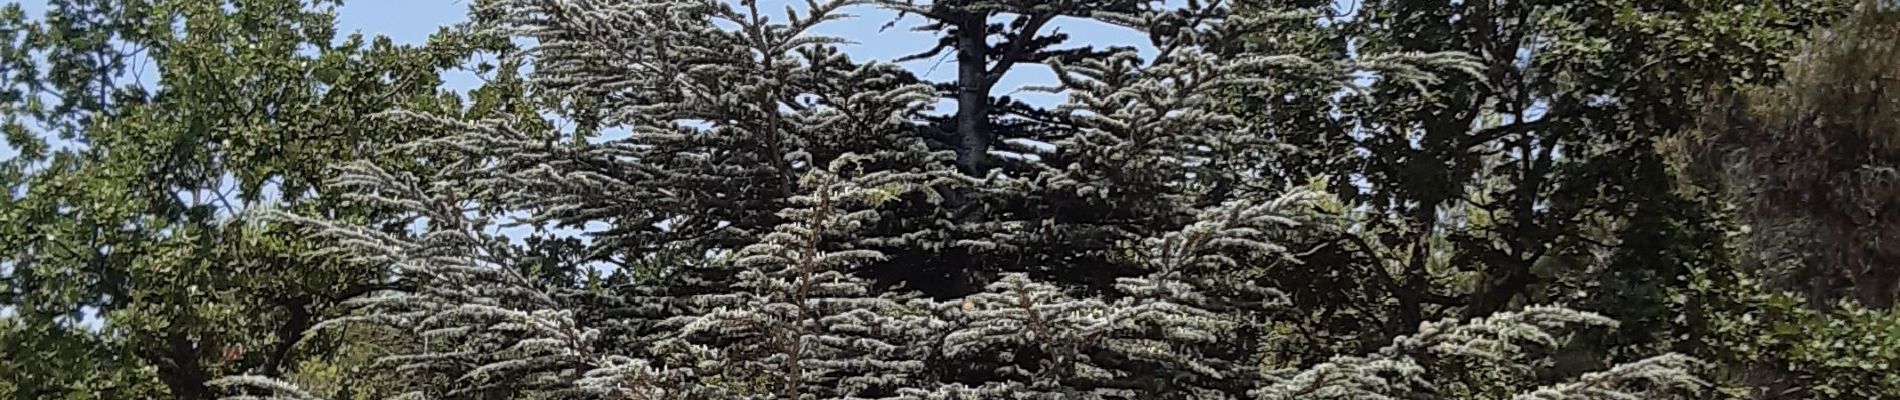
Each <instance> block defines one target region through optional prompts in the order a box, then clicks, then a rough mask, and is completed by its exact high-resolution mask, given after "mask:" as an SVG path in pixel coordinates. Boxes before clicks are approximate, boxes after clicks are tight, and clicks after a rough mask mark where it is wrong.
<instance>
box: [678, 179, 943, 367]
mask: <svg viewBox="0 0 1900 400" xmlns="http://www.w3.org/2000/svg"><path fill="white" fill-rule="evenodd" d="M859 160H860V159H858V158H856V157H853V156H845V157H844V158H840V159H839V161H837V162H834V163H833V167H832V168H831V169H830V170H829V171H827V170H818V171H813V172H811V173H809V174H807V175H806V177H805V178H804V179H801V181H802V182H800V183H801V185H800V186H801V187H809V188H811V189H809V190H810V192H809V193H808V194H804V195H800V196H796V197H793V198H792V199H791V202H792V204H793V207H790V208H787V209H785V210H784V211H782V212H781V213H780V216H781V217H783V218H784V220H785V222H784V223H783V224H781V225H780V226H778V227H777V228H776V229H775V230H774V231H773V232H772V233H770V234H766V235H765V236H764V237H763V238H761V239H760V241H759V242H758V243H755V244H753V245H750V246H746V247H745V248H744V249H742V250H740V251H739V252H738V253H737V254H736V255H735V256H734V258H736V260H735V261H733V262H734V263H736V264H737V266H738V267H739V268H741V272H739V274H738V275H739V276H738V282H737V283H736V284H735V285H734V286H733V288H732V291H729V292H725V293H716V294H708V295H704V296H699V297H697V298H695V299H693V301H694V303H696V304H695V305H696V306H697V308H698V309H700V310H705V312H704V314H701V315H695V316H683V317H676V318H674V321H669V322H668V325H672V326H678V327H679V329H678V336H679V337H680V338H681V339H683V340H684V341H685V342H688V343H687V344H663V346H696V347H701V348H700V349H696V350H697V351H693V352H691V353H693V354H711V355H713V356H714V358H713V359H702V360H696V361H697V362H696V363H695V365H696V366H698V367H699V368H701V369H702V370H705V371H704V374H705V375H706V376H707V377H708V378H711V379H712V381H710V382H706V383H704V384H708V385H715V386H718V389H720V390H721V392H722V393H726V394H725V395H726V396H737V397H774V398H782V399H800V398H821V399H830V398H878V397H888V396H893V395H895V394H896V391H897V389H898V388H903V387H908V386H907V385H912V384H915V380H916V379H917V377H916V375H919V374H921V372H922V371H923V369H924V365H923V362H922V360H921V358H920V357H919V354H921V353H920V352H919V351H918V350H919V347H918V346H916V345H915V343H912V341H914V340H915V339H917V338H919V337H921V336H925V335H926V334H927V331H928V329H929V328H931V326H930V324H929V321H930V318H931V317H932V315H931V314H930V313H929V305H928V304H927V301H926V300H921V299H907V297H913V296H904V295H903V293H904V292H903V291H882V292H881V293H880V291H878V290H875V288H874V286H873V285H872V284H871V283H870V282H869V281H867V280H865V279H863V278H859V277H856V276H853V275H852V274H851V273H850V270H851V267H853V266H855V265H864V264H867V263H870V262H874V261H877V260H879V259H881V258H883V255H882V254H879V253H878V252H876V251H874V250H868V249H863V248H857V247H856V246H853V241H852V240H851V239H852V237H853V235H854V234H855V233H856V231H859V230H861V229H862V228H863V227H865V226H867V225H869V224H871V223H873V222H875V220H876V219H877V215H878V212H877V210H876V209H875V207H876V206H877V205H879V204H880V203H883V202H886V201H888V200H891V199H893V198H895V197H897V196H900V195H901V194H902V193H903V192H904V191H908V190H910V189H909V188H908V187H909V186H910V184H909V183H906V182H903V181H901V180H893V178H901V177H902V174H894V173H891V172H871V173H861V174H860V175H859V176H849V177H847V176H840V175H839V174H838V173H839V172H842V171H839V169H842V168H850V167H852V164H853V163H854V162H855V161H859Z"/></svg>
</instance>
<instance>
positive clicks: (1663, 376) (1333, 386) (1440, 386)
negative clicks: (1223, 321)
mask: <svg viewBox="0 0 1900 400" xmlns="http://www.w3.org/2000/svg"><path fill="white" fill-rule="evenodd" d="M1615 324H1616V322H1615V321H1611V320H1609V319H1606V318H1604V317H1602V316H1600V315H1597V314H1593V313H1587V312H1579V311H1574V310H1569V309H1564V308H1559V307H1548V306H1538V307H1528V308H1525V309H1524V310H1522V311H1516V312H1506V313H1500V314H1497V315H1492V316H1489V317H1484V318H1480V319H1476V320H1472V321H1469V322H1464V323H1459V322H1457V321H1441V322H1433V323H1427V324H1425V325H1424V326H1422V327H1420V328H1419V332H1418V333H1417V334H1414V335H1407V336H1401V337H1399V338H1396V339H1393V341H1392V344H1390V345H1388V346H1386V347H1384V348H1381V349H1379V351H1377V352H1375V353H1372V354H1367V355H1363V356H1338V357H1334V358H1333V359H1332V360H1329V361H1327V362H1324V363H1321V364H1318V365H1315V366H1312V367H1310V368H1305V369H1299V370H1284V371H1277V372H1272V373H1269V374H1268V375H1269V377H1270V378H1269V380H1270V381H1271V383H1270V384H1268V385H1266V386H1265V387H1262V388H1260V389H1258V390H1256V391H1255V392H1254V395H1255V397H1256V398H1260V399H1388V398H1390V399H1401V398H1410V397H1413V396H1420V395H1437V396H1451V397H1456V398H1469V399H1486V398H1496V399H1502V398H1505V396H1511V398H1517V399H1549V398H1563V399H1633V398H1645V399H1654V398H1674V397H1670V396H1680V395H1683V394H1685V393H1693V392H1688V391H1689V390H1694V389H1697V388H1699V387H1701V386H1703V385H1704V383H1703V382H1702V381H1701V380H1699V379H1697V378H1695V377H1694V375H1693V373H1692V371H1691V370H1692V367H1693V366H1694V362H1693V361H1691V360H1689V359H1688V358H1686V357H1683V356H1680V355H1675V354H1667V355H1662V356H1657V357H1655V358H1650V359H1646V360H1642V361H1637V362H1633V363H1629V364H1625V365H1619V366H1616V367H1613V368H1611V369H1609V370H1606V371H1602V372H1595V373H1590V374H1586V375H1584V376H1582V377H1581V378H1578V379H1577V380H1576V381H1574V382H1569V383H1562V384H1557V385H1552V386H1546V387H1535V386H1534V385H1527V384H1526V381H1527V380H1528V379H1529V378H1530V377H1531V376H1532V374H1533V373H1534V371H1535V368H1536V366H1538V365H1540V364H1541V363H1540V362H1539V360H1540V357H1538V356H1537V354H1539V353H1540V352H1546V351H1549V350H1551V349H1553V348H1556V347H1559V346H1561V345H1562V344H1563V340H1562V339H1561V337H1563V335H1566V334H1567V333H1568V331H1570V330H1575V329H1578V328H1588V327H1593V326H1597V327H1601V326H1614V325H1615ZM1632 382H1633V383H1632Z"/></svg>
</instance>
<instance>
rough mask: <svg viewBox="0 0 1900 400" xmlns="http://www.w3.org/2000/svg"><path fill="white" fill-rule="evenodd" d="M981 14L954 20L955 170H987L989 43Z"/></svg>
mask: <svg viewBox="0 0 1900 400" xmlns="http://www.w3.org/2000/svg"><path fill="white" fill-rule="evenodd" d="M988 20H989V16H988V15H984V14H971V15H965V16H963V18H961V20H960V21H958V22H957V31H956V35H957V140H956V146H957V169H958V170H961V171H963V173H965V174H969V175H974V176H981V175H983V174H985V173H988V172H989V171H988V160H989V152H990V85H991V83H990V79H989V52H990V50H989V47H990V46H989V42H988V40H989V39H988V36H989V34H988V32H987V31H986V30H985V29H987V28H986V27H985V23H986V22H988Z"/></svg>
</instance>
